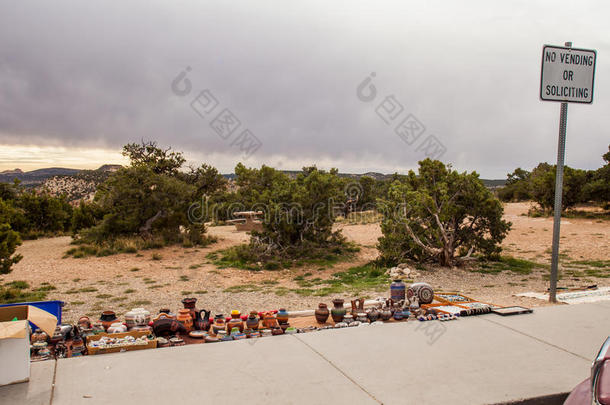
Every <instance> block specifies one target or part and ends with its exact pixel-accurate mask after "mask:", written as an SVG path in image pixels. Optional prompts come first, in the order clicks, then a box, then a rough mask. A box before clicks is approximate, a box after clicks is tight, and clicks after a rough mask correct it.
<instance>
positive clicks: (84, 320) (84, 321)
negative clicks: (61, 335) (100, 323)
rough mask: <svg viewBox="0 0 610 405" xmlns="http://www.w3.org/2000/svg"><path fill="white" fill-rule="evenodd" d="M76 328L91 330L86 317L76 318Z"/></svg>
mask: <svg viewBox="0 0 610 405" xmlns="http://www.w3.org/2000/svg"><path fill="white" fill-rule="evenodd" d="M78 326H79V327H80V328H81V329H91V328H92V326H91V319H89V317H88V316H81V317H80V318H78Z"/></svg>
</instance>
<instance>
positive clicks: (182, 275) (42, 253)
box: [0, 203, 610, 321]
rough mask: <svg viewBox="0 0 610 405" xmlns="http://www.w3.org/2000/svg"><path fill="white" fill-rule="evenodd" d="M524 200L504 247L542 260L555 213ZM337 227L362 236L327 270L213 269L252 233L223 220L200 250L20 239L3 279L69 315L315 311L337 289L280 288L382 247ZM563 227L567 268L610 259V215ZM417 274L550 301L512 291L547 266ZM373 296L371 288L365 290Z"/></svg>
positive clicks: (505, 299)
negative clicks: (220, 254)
mask: <svg viewBox="0 0 610 405" xmlns="http://www.w3.org/2000/svg"><path fill="white" fill-rule="evenodd" d="M528 208H529V204H528V203H510V204H507V205H506V206H505V218H506V219H507V220H509V221H511V222H512V223H513V229H512V230H511V232H510V234H509V235H508V237H507V238H506V240H505V241H504V243H503V247H504V249H505V250H504V254H506V255H510V256H513V257H516V258H523V259H528V260H531V261H535V262H537V263H541V264H547V265H548V263H549V262H550V246H551V238H552V229H553V221H552V218H529V217H526V216H523V215H522V214H523V213H526V212H527V210H528ZM338 228H340V229H342V232H343V234H344V235H345V236H346V237H347V238H348V239H349V240H352V241H354V242H356V243H358V244H359V245H360V247H361V251H360V252H359V253H358V254H357V257H356V258H355V259H354V260H352V261H350V262H342V263H338V264H336V265H334V266H332V268H326V269H320V268H319V267H317V266H305V267H302V268H298V269H289V270H281V271H259V272H254V271H249V270H239V269H218V268H217V267H216V266H215V265H214V264H212V263H211V262H210V260H209V259H207V258H206V255H207V254H208V253H210V252H213V251H216V250H220V249H225V248H227V247H229V246H232V245H236V244H239V243H243V242H247V241H248V238H249V236H248V235H247V234H245V233H240V232H236V231H235V228H234V227H233V226H221V227H210V228H209V232H210V234H212V235H215V236H217V237H218V238H219V242H218V243H215V244H212V245H210V246H208V247H206V248H191V249H186V248H182V247H167V248H163V249H156V250H145V251H141V252H140V253H139V254H138V255H136V254H119V255H114V256H107V257H89V258H84V259H82V258H81V259H75V258H63V257H64V253H65V252H66V251H67V250H68V249H69V248H70V247H71V246H70V241H71V238H69V237H58V238H50V239H40V240H33V241H26V242H24V243H23V245H22V246H20V247H19V249H18V252H19V253H21V254H22V255H23V260H21V262H19V263H18V264H17V265H15V266H14V270H13V272H12V273H10V274H8V275H5V276H3V277H2V278H0V281H2V282H3V283H6V282H10V281H13V280H26V281H28V283H30V285H31V286H32V287H37V286H40V285H41V284H42V283H45V282H46V283H49V284H50V285H52V286H55V287H56V290H53V291H50V292H49V295H48V297H47V299H59V300H62V301H65V302H66V306H65V308H64V318H65V319H66V320H69V321H74V320H76V319H77V318H78V317H79V316H81V315H85V314H86V315H89V316H93V317H97V316H99V313H101V311H103V310H107V309H112V310H114V311H116V312H117V313H119V314H123V313H125V312H126V311H128V310H129V309H131V308H133V307H145V308H147V309H149V310H150V311H151V312H153V313H156V312H157V311H158V309H159V308H162V307H169V308H171V309H172V310H177V309H179V308H180V307H181V306H182V305H181V304H180V300H181V299H182V298H184V297H186V296H194V297H197V298H198V300H199V301H198V307H199V308H206V309H211V310H212V311H213V313H225V314H226V313H228V312H229V311H231V310H232V309H239V310H241V311H242V313H243V312H247V311H250V310H267V309H277V308H279V307H285V308H288V309H293V310H296V309H312V308H315V307H316V306H317V304H318V303H319V302H327V303H329V304H330V301H331V300H332V299H333V298H335V296H334V295H333V296H324V297H317V296H301V295H298V294H296V293H294V292H288V293H286V292H285V291H281V290H282V289H284V290H285V289H286V288H297V287H298V285H297V283H296V282H295V281H294V280H293V279H294V278H295V277H296V276H299V275H303V274H305V273H312V274H313V277H320V278H322V279H325V278H329V277H331V275H332V274H333V273H335V272H338V271H345V270H347V269H348V268H350V267H352V266H358V265H362V264H365V263H367V262H369V261H370V260H372V259H374V258H375V257H376V256H377V254H378V253H377V250H376V248H375V244H376V243H377V238H378V237H379V236H381V231H380V228H379V224H366V225H347V224H340V225H338ZM561 231H562V232H561V246H562V247H561V252H562V263H565V265H563V264H562V265H563V266H564V268H567V267H569V266H570V265H569V262H570V261H590V260H608V259H610V254H609V252H610V222H608V221H596V220H587V219H565V220H562V229H561ZM153 254H155V255H156V256H160V259H159V257H157V259H159V260H155V259H153ZM547 267H548V266H547ZM579 269H581V268H580V267H579ZM602 271H605V272H606V273H605V275H610V269H608V268H604V269H602ZM564 273H565V269H564ZM416 281H426V282H429V283H430V284H431V285H432V286H433V287H434V288H435V289H437V290H444V291H460V292H462V293H464V294H466V295H469V296H471V297H473V298H476V299H479V300H481V301H486V302H492V303H495V304H499V305H526V306H540V305H546V303H545V302H544V301H540V300H536V299H533V298H521V297H515V296H514V294H516V293H520V292H525V291H538V292H543V291H545V290H546V288H547V287H548V268H539V269H534V270H533V271H532V272H531V273H530V274H520V273H515V272H512V271H503V272H500V273H498V274H484V273H480V272H474V271H470V270H468V269H462V268H434V269H429V270H427V271H421V277H420V278H419V279H418V280H416ZM590 284H598V285H600V286H601V285H610V282H608V279H607V278H602V277H596V276H591V275H589V274H587V275H586V276H583V274H582V272H581V273H576V272H572V273H570V272H569V271H568V272H567V273H565V274H564V275H563V278H562V279H561V280H560V285H562V286H565V287H578V286H586V285H590ZM388 288H389V286H388ZM227 289H229V290H228V291H227ZM387 294H388V293H381V295H387ZM379 295H380V293H379V292H375V291H371V292H365V293H364V294H363V296H368V297H377V296H379ZM343 298H346V299H353V298H356V297H349V296H343Z"/></svg>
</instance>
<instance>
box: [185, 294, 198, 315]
mask: <svg viewBox="0 0 610 405" xmlns="http://www.w3.org/2000/svg"><path fill="white" fill-rule="evenodd" d="M196 304H197V298H183V299H182V305H184V308H185V309H188V310H189V311H190V312H191V318H193V319H195V318H196V317H197V315H196V314H195V312H196V311H197V310H196V308H195V305H196Z"/></svg>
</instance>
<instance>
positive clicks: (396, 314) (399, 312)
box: [394, 309, 402, 321]
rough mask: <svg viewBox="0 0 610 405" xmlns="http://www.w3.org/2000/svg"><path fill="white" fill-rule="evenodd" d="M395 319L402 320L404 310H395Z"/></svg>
mask: <svg viewBox="0 0 610 405" xmlns="http://www.w3.org/2000/svg"><path fill="white" fill-rule="evenodd" d="M394 319H395V320H397V321H400V320H401V319H402V310H400V309H399V310H396V311H394Z"/></svg>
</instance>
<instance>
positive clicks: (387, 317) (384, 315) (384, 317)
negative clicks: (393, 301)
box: [379, 308, 392, 321]
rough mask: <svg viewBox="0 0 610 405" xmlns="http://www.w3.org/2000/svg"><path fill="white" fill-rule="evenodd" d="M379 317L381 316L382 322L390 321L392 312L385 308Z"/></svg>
mask: <svg viewBox="0 0 610 405" xmlns="http://www.w3.org/2000/svg"><path fill="white" fill-rule="evenodd" d="M379 315H380V316H381V320H382V321H389V320H390V319H392V310H391V309H390V308H384V309H382V310H381V313H380V314H379Z"/></svg>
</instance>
